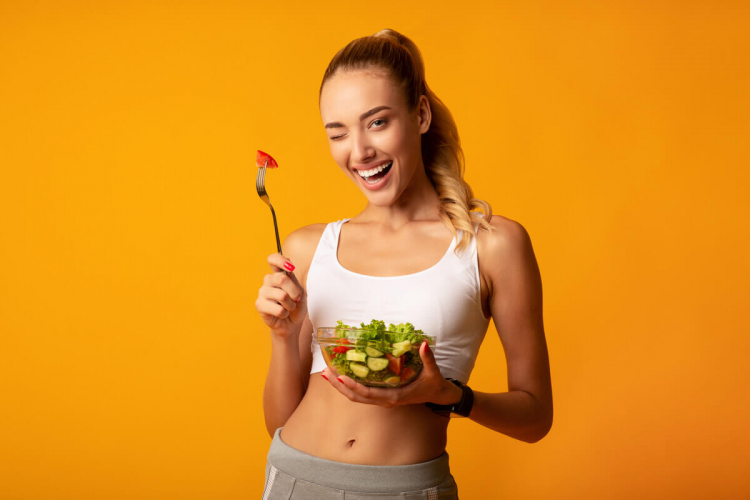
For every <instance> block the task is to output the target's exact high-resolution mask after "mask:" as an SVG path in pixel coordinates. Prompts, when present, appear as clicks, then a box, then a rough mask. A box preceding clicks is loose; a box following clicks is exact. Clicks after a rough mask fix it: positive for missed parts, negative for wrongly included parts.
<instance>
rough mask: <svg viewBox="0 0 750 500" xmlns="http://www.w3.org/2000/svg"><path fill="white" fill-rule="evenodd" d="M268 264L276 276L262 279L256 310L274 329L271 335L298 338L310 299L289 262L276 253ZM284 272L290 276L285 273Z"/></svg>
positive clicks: (269, 257)
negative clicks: (296, 336) (308, 299)
mask: <svg viewBox="0 0 750 500" xmlns="http://www.w3.org/2000/svg"><path fill="white" fill-rule="evenodd" d="M268 263H269V264H270V265H271V269H272V270H273V272H272V273H269V274H266V275H265V276H264V277H263V286H261V287H260V290H258V299H257V300H256V301H255V308H256V309H257V310H258V312H259V313H260V316H261V317H262V318H263V322H264V323H265V324H266V325H268V327H269V328H270V329H271V335H273V336H275V337H277V338H281V339H286V338H289V337H291V336H293V335H298V334H299V331H300V329H301V328H302V323H303V322H304V321H305V318H306V317H307V297H306V296H305V291H304V290H303V289H302V285H300V283H299V281H297V277H296V276H295V275H294V273H293V272H292V271H293V270H294V265H293V264H292V263H291V261H290V260H289V259H287V258H286V257H284V256H283V255H281V254H280V253H273V254H271V255H269V256H268ZM284 269H286V270H287V273H284V272H282V271H283V270H284Z"/></svg>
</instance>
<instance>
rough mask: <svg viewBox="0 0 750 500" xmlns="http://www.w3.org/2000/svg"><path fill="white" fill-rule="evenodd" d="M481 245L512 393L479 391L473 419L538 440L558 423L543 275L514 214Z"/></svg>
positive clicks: (496, 221)
mask: <svg viewBox="0 0 750 500" xmlns="http://www.w3.org/2000/svg"><path fill="white" fill-rule="evenodd" d="M491 223H492V225H493V226H494V227H495V228H496V231H493V233H491V234H483V235H482V237H481V239H480V241H479V244H480V248H479V255H480V259H481V261H482V262H481V263H480V264H481V267H482V269H483V271H484V273H483V274H484V275H485V276H486V277H487V283H488V288H489V290H488V292H489V293H488V302H489V309H490V312H491V314H492V319H493V322H494V323H495V327H496V328H497V333H498V335H499V336H500V341H501V342H502V344H503V349H504V350H505V356H506V360H507V365H508V388H509V389H510V390H509V392H503V393H495V394H491V393H484V392H477V391H475V392H474V405H473V407H472V411H471V414H470V415H469V418H470V419H471V420H474V421H475V422H477V423H479V424H481V425H483V426H485V427H488V428H490V429H493V430H495V431H497V432H501V433H503V434H506V435H508V436H510V437H513V438H516V439H519V440H521V441H526V442H528V443H534V442H536V441H539V440H540V439H542V438H543V437H544V436H546V435H547V433H548V432H549V430H550V428H551V427H552V415H553V409H552V382H551V377H550V367H549V356H548V353H547V343H546V340H545V335H544V324H543V315H542V279H541V275H540V272H539V266H538V265H537V261H536V257H535V255H534V250H533V247H532V245H531V238H530V237H529V234H528V233H527V231H526V229H525V228H524V227H523V226H522V225H521V224H519V223H518V222H515V221H512V220H510V219H504V218H497V217H493V218H492V221H491Z"/></svg>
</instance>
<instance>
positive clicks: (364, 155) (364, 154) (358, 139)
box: [352, 134, 375, 165]
mask: <svg viewBox="0 0 750 500" xmlns="http://www.w3.org/2000/svg"><path fill="white" fill-rule="evenodd" d="M374 156H375V149H373V147H372V145H371V144H370V141H369V139H368V138H367V134H352V158H353V160H354V163H355V164H358V165H361V164H363V163H367V162H368V161H370V160H371V159H372V158H373V157H374Z"/></svg>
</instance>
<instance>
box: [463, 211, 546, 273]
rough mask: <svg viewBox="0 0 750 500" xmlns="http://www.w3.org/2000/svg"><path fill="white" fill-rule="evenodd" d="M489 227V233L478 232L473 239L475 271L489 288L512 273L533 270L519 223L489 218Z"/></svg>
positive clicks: (532, 258)
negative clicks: (475, 248)
mask: <svg viewBox="0 0 750 500" xmlns="http://www.w3.org/2000/svg"><path fill="white" fill-rule="evenodd" d="M490 226H492V228H493V229H492V231H487V230H485V229H480V230H479V234H478V235H477V253H478V255H479V270H480V273H481V275H482V277H483V278H484V279H485V280H486V281H487V282H488V284H490V287H492V283H497V280H499V279H500V278H501V277H502V276H506V277H507V276H508V274H509V273H512V270H514V269H518V268H519V267H528V266H529V265H530V264H531V266H532V267H536V258H535V256H534V250H533V247H532V244H531V237H530V236H529V233H528V231H527V230H526V228H525V227H524V226H523V225H522V224H521V223H520V222H518V221H515V220H513V219H509V218H507V217H503V216H501V215H493V216H492V219H490Z"/></svg>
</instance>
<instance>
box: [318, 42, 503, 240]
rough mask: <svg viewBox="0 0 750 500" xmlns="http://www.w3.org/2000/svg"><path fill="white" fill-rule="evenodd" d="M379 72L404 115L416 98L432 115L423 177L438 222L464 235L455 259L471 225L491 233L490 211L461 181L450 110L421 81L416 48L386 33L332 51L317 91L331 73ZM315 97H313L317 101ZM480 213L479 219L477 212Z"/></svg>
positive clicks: (461, 166) (425, 138)
mask: <svg viewBox="0 0 750 500" xmlns="http://www.w3.org/2000/svg"><path fill="white" fill-rule="evenodd" d="M370 68H379V69H381V70H383V71H384V72H385V73H386V74H387V75H389V76H390V77H391V78H393V80H394V81H395V82H396V83H397V84H398V85H400V87H401V88H402V90H403V91H404V95H405V97H406V102H407V106H408V108H409V111H414V110H415V109H416V107H417V105H418V104H419V99H420V97H421V96H422V95H425V96H427V99H428V101H429V103H430V109H431V110H432V121H431V123H430V129H429V130H428V131H427V132H425V133H424V134H423V135H422V160H423V162H424V166H425V172H426V173H427V177H428V178H429V179H430V183H431V184H432V186H433V187H434V188H435V192H436V193H437V195H438V198H439V199H440V219H441V220H442V221H443V222H444V223H445V224H446V225H447V226H448V228H449V229H450V230H451V231H452V232H453V235H454V236H456V235H457V230H458V229H461V230H463V231H464V234H463V236H462V237H461V239H460V241H459V242H458V244H457V245H456V250H455V251H456V254H458V253H459V252H461V251H463V250H464V249H465V248H466V247H467V246H468V245H469V242H470V241H471V240H470V238H471V237H475V236H476V232H475V231H474V226H473V225H472V222H477V223H479V227H481V228H484V229H486V230H488V231H490V230H492V226H491V225H490V223H489V222H490V219H492V207H490V204H489V203H487V202H486V201H484V200H480V199H477V198H474V193H473V191H472V189H471V186H469V184H468V183H467V182H466V181H465V180H464V178H463V176H464V169H465V158H464V153H463V149H462V148H461V141H460V139H459V137H458V128H457V127H456V122H455V120H454V119H453V115H452V114H451V112H450V110H449V109H448V108H447V107H446V105H445V104H443V101H441V100H440V99H439V98H438V96H436V95H435V93H434V92H433V91H432V90H430V88H429V87H428V86H427V82H426V81H425V70H424V62H423V61H422V54H421V53H420V51H419V49H418V48H417V46H416V45H415V44H414V42H412V41H411V40H410V39H409V38H407V37H406V36H404V35H402V34H401V33H398V32H397V31H394V30H391V29H384V30H381V31H378V32H377V33H375V34H374V35H370V36H365V37H362V38H357V39H356V40H353V41H351V42H349V44H348V45H346V47H344V48H343V49H341V50H340V51H338V53H337V54H336V55H335V56H334V57H333V59H332V60H331V62H330V63H329V64H328V68H327V69H326V72H325V74H324V75H323V81H322V83H321V84H320V94H322V92H323V85H324V84H325V82H326V81H327V80H328V79H329V78H330V77H332V76H333V75H334V74H335V73H336V71H338V70H339V69H342V70H352V69H370ZM320 94H319V97H320ZM475 209H480V210H482V212H484V217H482V216H480V214H478V213H477V212H472V211H473V210H475Z"/></svg>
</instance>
